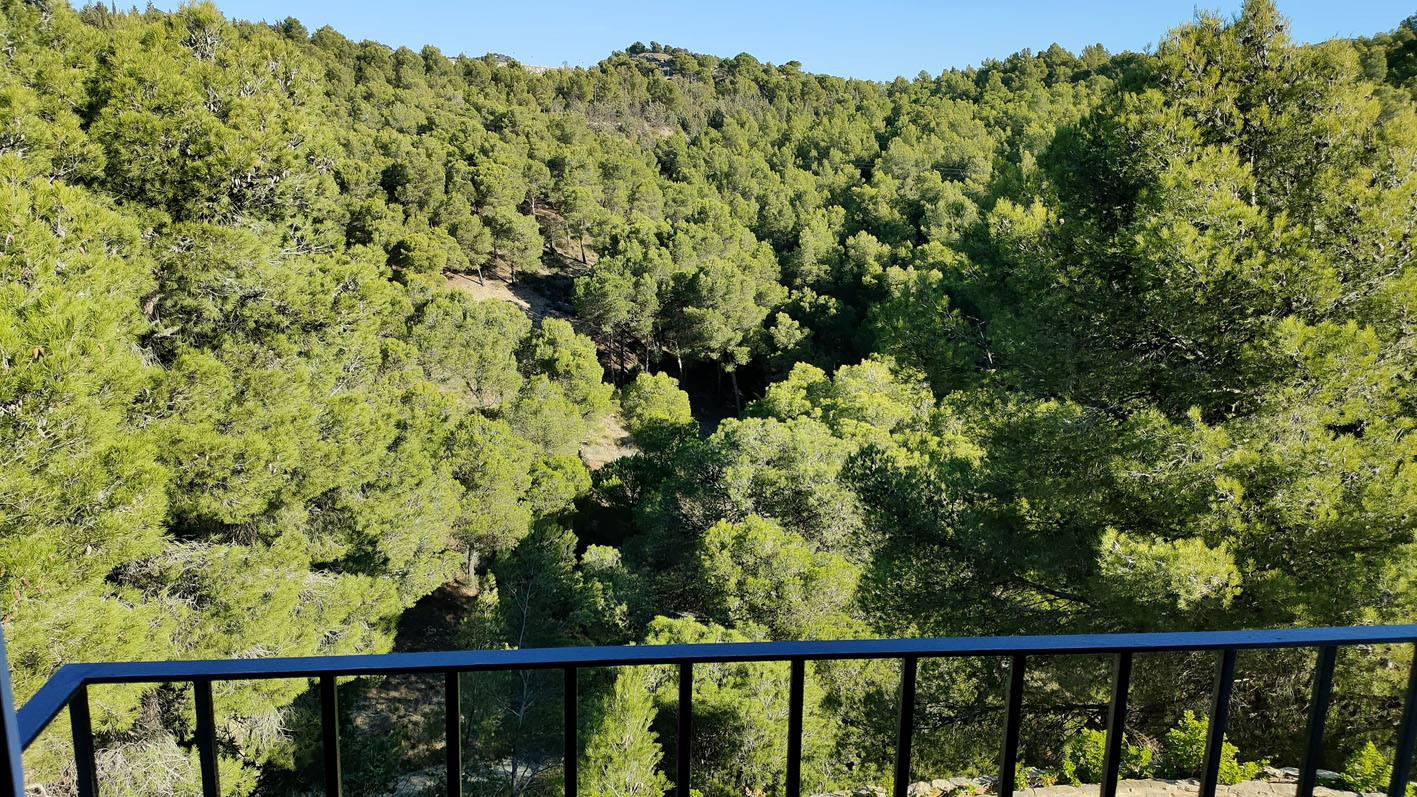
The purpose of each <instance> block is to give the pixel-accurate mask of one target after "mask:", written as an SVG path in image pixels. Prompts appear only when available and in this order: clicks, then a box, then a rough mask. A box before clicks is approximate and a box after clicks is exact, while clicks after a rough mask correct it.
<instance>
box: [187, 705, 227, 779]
mask: <svg viewBox="0 0 1417 797" xmlns="http://www.w3.org/2000/svg"><path fill="white" fill-rule="evenodd" d="M192 696H193V698H194V699H193V703H194V704H195V708H196V711H197V760H198V763H199V764H200V765H201V770H202V794H203V795H207V797H220V795H221V785H220V783H219V782H218V778H217V763H216V716H215V709H213V708H212V682H211V679H210V678H198V679H197V680H195V681H193V682H192Z"/></svg>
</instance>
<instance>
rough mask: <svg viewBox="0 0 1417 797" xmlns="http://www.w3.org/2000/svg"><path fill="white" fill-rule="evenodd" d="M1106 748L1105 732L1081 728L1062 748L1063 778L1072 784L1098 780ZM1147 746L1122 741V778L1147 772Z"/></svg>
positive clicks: (1148, 762) (1147, 774)
mask: <svg viewBox="0 0 1417 797" xmlns="http://www.w3.org/2000/svg"><path fill="white" fill-rule="evenodd" d="M1106 749H1107V734H1106V733H1103V732H1102V731H1094V730H1090V729H1084V730H1083V731H1082V733H1079V734H1078V735H1077V736H1074V737H1073V738H1072V739H1071V740H1069V741H1068V745H1067V747H1066V748H1064V750H1063V779H1064V780H1066V781H1068V782H1069V783H1072V784H1073V785H1074V786H1078V785H1081V784H1083V783H1100V782H1101V781H1102V757H1103V755H1104V753H1105V751H1106ZM1151 769H1152V767H1151V749H1150V748H1148V747H1138V746H1136V745H1132V744H1127V743H1126V742H1125V741H1123V742H1122V764H1121V775H1122V777H1124V778H1144V777H1147V776H1149V775H1150V774H1151Z"/></svg>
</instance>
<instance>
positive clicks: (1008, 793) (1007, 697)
mask: <svg viewBox="0 0 1417 797" xmlns="http://www.w3.org/2000/svg"><path fill="white" fill-rule="evenodd" d="M1024 666H1025V662H1024V657H1023V656H1014V657H1013V658H1012V660H1011V661H1010V663H1009V685H1008V690H1007V691H1006V692H1005V694H1004V748H1003V751H1002V753H1001V754H1000V755H999V788H998V789H997V790H996V793H997V794H998V795H999V797H1013V793H1014V788H1015V787H1016V786H1017V784H1016V783H1015V782H1014V780H1015V778H1014V771H1015V770H1016V769H1018V730H1019V724H1020V723H1021V722H1022V721H1023V675H1024Z"/></svg>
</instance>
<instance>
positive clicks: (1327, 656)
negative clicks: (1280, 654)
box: [1295, 645, 1338, 797]
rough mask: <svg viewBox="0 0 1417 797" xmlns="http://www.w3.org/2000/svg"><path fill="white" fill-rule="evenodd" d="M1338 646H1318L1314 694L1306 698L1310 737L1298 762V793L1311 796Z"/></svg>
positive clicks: (1302, 795) (1307, 796) (1316, 775)
mask: <svg viewBox="0 0 1417 797" xmlns="http://www.w3.org/2000/svg"><path fill="white" fill-rule="evenodd" d="M1337 659H1338V648H1337V647H1335V646H1333V645H1325V646H1324V647H1321V648H1319V660H1318V665H1317V666H1316V667H1315V668H1314V694H1313V697H1312V698H1310V700H1309V731H1308V734H1309V738H1308V741H1307V742H1306V743H1305V746H1304V758H1303V761H1302V763H1301V764H1300V766H1299V786H1298V787H1297V789H1296V790H1295V794H1296V795H1297V796H1298V797H1313V794H1314V786H1315V785H1317V784H1318V771H1319V759H1320V758H1322V757H1323V743H1324V723H1325V722H1326V721H1327V720H1328V702H1329V698H1330V697H1332V696H1333V665H1334V662H1335V661H1336V660H1337Z"/></svg>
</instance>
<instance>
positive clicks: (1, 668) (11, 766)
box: [0, 632, 25, 797]
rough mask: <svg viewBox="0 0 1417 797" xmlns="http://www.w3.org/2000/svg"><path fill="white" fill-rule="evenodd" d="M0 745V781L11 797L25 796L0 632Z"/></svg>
mask: <svg viewBox="0 0 1417 797" xmlns="http://www.w3.org/2000/svg"><path fill="white" fill-rule="evenodd" d="M0 747H4V748H5V756H4V761H3V762H0V767H3V771H0V783H3V786H0V788H4V790H5V792H6V793H8V794H10V795H12V797H25V765H24V759H23V757H22V753H21V751H20V725H19V720H18V718H17V717H16V716H15V694H14V690H12V689H11V688H10V660H9V658H8V657H7V655H6V652H5V634H4V633H3V632H0Z"/></svg>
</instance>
